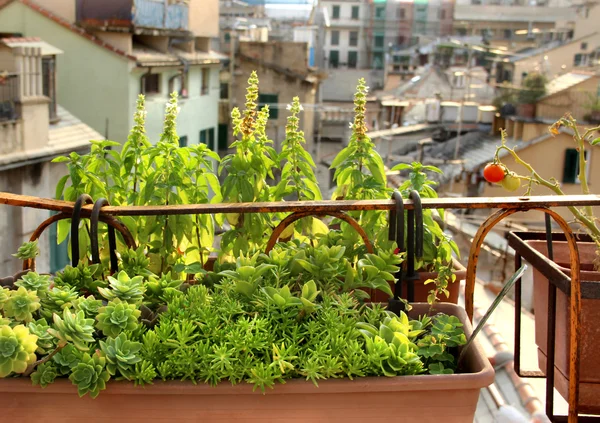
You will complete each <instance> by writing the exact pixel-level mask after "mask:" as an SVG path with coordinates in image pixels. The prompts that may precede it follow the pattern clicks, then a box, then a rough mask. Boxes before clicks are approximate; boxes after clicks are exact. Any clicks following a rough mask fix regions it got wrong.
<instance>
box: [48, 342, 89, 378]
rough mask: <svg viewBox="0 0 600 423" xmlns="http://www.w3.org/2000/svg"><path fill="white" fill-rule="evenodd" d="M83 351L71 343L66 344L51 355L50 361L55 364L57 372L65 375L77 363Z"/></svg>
mask: <svg viewBox="0 0 600 423" xmlns="http://www.w3.org/2000/svg"><path fill="white" fill-rule="evenodd" d="M82 356H83V353H82V352H81V351H79V350H78V349H77V348H75V346H74V345H73V344H67V345H65V347H64V348H62V349H61V350H59V351H58V352H57V353H56V354H54V356H53V357H52V362H53V363H54V365H55V366H56V369H57V371H58V373H60V374H61V375H62V376H66V375H68V374H70V373H71V370H72V369H73V367H75V366H76V365H77V363H79V361H80V360H81V357H82Z"/></svg>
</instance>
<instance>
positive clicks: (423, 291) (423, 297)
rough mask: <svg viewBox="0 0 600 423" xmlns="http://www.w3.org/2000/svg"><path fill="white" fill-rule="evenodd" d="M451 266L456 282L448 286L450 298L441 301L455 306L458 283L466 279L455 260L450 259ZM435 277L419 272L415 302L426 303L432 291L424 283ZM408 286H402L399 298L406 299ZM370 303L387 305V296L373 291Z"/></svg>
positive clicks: (433, 273)
mask: <svg viewBox="0 0 600 423" xmlns="http://www.w3.org/2000/svg"><path fill="white" fill-rule="evenodd" d="M452 266H453V268H454V270H453V272H452V273H454V274H455V275H456V280H455V281H454V282H453V283H450V284H448V291H449V292H450V297H448V298H446V297H445V296H444V295H442V296H441V300H442V301H444V302H448V303H452V304H457V303H458V294H459V290H460V281H463V280H465V278H466V277H467V269H466V268H465V267H464V266H463V265H462V264H461V263H460V262H459V261H458V260H456V259H454V258H453V259H452ZM436 277H437V273H435V272H419V280H417V281H415V282H414V284H415V302H417V303H424V302H427V296H428V295H429V291H431V290H432V289H433V285H432V284H427V285H425V281H426V280H428V279H435V278H436ZM390 287H391V288H392V292H393V291H394V285H393V284H390ZM407 290H408V286H407V284H406V283H404V284H402V293H401V295H400V297H402V298H407V297H408V292H407ZM371 301H373V302H383V303H387V301H388V294H386V293H385V292H381V291H379V290H375V291H374V292H373V293H372V294H371Z"/></svg>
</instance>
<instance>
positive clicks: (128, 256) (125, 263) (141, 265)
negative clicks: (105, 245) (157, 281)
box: [121, 246, 156, 278]
mask: <svg viewBox="0 0 600 423" xmlns="http://www.w3.org/2000/svg"><path fill="white" fill-rule="evenodd" d="M149 266H150V259H149V258H148V257H146V254H145V253H144V248H143V247H141V246H140V247H138V248H137V249H135V250H134V249H133V248H129V249H127V250H125V251H124V252H122V253H121V269H122V270H123V271H124V272H125V273H127V274H128V275H138V276H143V277H145V278H150V277H156V275H155V274H154V273H152V272H151V271H150V269H149Z"/></svg>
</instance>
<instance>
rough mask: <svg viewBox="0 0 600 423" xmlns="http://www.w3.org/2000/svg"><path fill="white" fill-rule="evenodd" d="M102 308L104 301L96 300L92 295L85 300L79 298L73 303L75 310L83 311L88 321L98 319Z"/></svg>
mask: <svg viewBox="0 0 600 423" xmlns="http://www.w3.org/2000/svg"><path fill="white" fill-rule="evenodd" d="M100 307H102V301H101V300H97V299H95V298H94V297H93V296H92V295H90V296H88V297H85V298H84V297H79V298H77V299H76V300H75V301H73V309H74V310H75V311H83V312H84V313H85V317H87V318H88V319H90V318H92V319H93V318H94V317H96V315H97V314H98V310H99V309H100Z"/></svg>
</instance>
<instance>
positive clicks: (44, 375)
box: [31, 362, 58, 388]
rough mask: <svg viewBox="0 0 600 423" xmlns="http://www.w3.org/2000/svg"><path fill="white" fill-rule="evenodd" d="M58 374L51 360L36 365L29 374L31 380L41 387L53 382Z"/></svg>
mask: <svg viewBox="0 0 600 423" xmlns="http://www.w3.org/2000/svg"><path fill="white" fill-rule="evenodd" d="M57 376H58V371H57V369H56V366H55V365H54V364H53V363H51V362H46V363H44V364H41V365H39V366H37V367H36V369H35V372H33V373H32V374H31V380H32V382H33V384H34V385H40V386H41V387H42V388H45V387H46V386H48V385H50V384H51V383H52V382H54V379H56V377H57Z"/></svg>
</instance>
